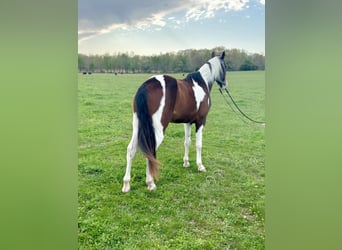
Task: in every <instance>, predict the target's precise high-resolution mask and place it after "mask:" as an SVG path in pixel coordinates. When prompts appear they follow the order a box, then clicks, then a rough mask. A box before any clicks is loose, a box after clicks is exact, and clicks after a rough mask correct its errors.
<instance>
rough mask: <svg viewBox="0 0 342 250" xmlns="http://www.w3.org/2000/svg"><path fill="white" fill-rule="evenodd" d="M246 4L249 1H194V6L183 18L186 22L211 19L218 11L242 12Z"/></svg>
mask: <svg viewBox="0 0 342 250" xmlns="http://www.w3.org/2000/svg"><path fill="white" fill-rule="evenodd" d="M248 2H249V0H224V1H222V0H196V5H194V6H193V7H192V8H191V9H190V10H188V11H187V12H186V15H185V17H186V20H191V19H194V20H200V19H203V18H211V17H214V16H215V12H216V11H218V10H224V11H230V10H234V11H238V10H242V9H243V8H244V7H246V5H247V3H248Z"/></svg>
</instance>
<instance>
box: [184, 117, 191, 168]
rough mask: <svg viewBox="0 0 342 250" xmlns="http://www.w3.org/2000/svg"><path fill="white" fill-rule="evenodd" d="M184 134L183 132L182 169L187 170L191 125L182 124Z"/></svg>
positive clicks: (188, 165)
mask: <svg viewBox="0 0 342 250" xmlns="http://www.w3.org/2000/svg"><path fill="white" fill-rule="evenodd" d="M184 132H185V136H184V137H185V138H184V158H183V160H184V163H183V167H185V168H188V167H190V163H189V148H190V144H191V124H190V123H185V124H184Z"/></svg>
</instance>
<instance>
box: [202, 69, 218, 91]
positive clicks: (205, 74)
mask: <svg viewBox="0 0 342 250" xmlns="http://www.w3.org/2000/svg"><path fill="white" fill-rule="evenodd" d="M198 71H199V72H200V73H201V76H202V78H203V80H204V81H205V83H206V84H207V86H208V87H209V89H211V87H212V85H213V83H214V81H215V79H214V76H213V74H212V72H211V70H210V68H209V65H208V64H204V65H203V66H202V67H201V68H200V69H199V70H198Z"/></svg>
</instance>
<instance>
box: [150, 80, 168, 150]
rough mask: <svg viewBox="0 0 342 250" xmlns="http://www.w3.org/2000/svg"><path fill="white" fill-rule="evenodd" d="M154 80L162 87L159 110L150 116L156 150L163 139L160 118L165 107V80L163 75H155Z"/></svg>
mask: <svg viewBox="0 0 342 250" xmlns="http://www.w3.org/2000/svg"><path fill="white" fill-rule="evenodd" d="M154 78H155V79H157V80H158V81H159V83H160V85H161V87H162V91H163V94H162V98H161V100H160V104H159V108H158V109H157V111H156V112H155V113H154V114H153V115H152V121H153V127H154V134H155V137H156V148H158V147H159V145H160V144H161V143H162V141H163V139H164V132H163V129H164V127H163V125H162V123H161V118H162V115H163V110H164V106H165V91H166V89H165V85H166V84H165V79H164V76H163V75H157V76H154Z"/></svg>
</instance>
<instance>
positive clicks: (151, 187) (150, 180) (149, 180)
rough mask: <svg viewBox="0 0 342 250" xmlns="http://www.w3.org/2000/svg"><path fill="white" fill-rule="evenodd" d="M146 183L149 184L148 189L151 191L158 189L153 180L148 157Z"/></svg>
mask: <svg viewBox="0 0 342 250" xmlns="http://www.w3.org/2000/svg"><path fill="white" fill-rule="evenodd" d="M146 184H147V189H148V190H149V191H152V190H156V189H157V186H156V184H155V183H154V180H153V176H152V175H151V173H150V167H149V165H148V159H146Z"/></svg>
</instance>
